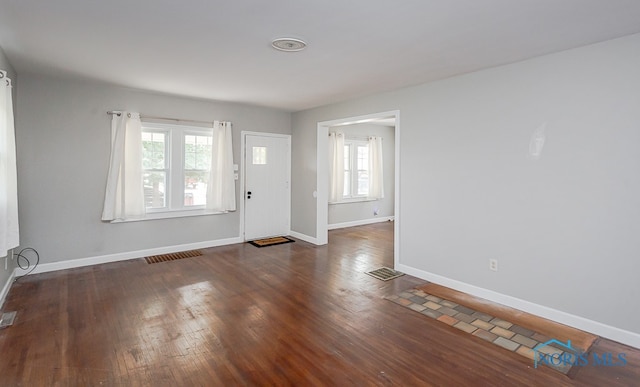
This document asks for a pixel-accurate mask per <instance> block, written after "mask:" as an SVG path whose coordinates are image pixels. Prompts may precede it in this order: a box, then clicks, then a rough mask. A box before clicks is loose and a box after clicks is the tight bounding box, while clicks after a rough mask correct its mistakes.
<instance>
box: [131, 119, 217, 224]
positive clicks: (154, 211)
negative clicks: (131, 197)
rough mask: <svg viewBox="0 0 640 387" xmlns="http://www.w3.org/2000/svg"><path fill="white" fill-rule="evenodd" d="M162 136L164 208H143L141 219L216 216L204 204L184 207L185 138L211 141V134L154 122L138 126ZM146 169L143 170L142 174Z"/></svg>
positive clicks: (197, 128) (201, 129) (204, 129)
mask: <svg viewBox="0 0 640 387" xmlns="http://www.w3.org/2000/svg"><path fill="white" fill-rule="evenodd" d="M157 132H160V133H166V137H165V138H166V140H165V142H166V143H165V152H166V153H165V168H166V171H167V172H166V187H165V193H164V194H165V207H160V208H152V207H146V217H145V218H144V219H142V220H145V219H163V218H173V217H183V216H198V215H208V214H215V213H218V212H217V211H213V210H207V209H206V205H205V204H201V205H191V206H189V205H185V204H184V201H185V176H186V173H185V172H186V169H185V166H186V165H185V164H186V163H185V155H186V149H185V146H186V141H185V139H186V136H188V135H196V136H202V135H206V136H209V137H213V130H212V128H210V127H205V126H193V125H183V124H179V123H176V124H167V123H156V122H145V121H143V122H142V133H157ZM147 171H148V169H144V168H143V173H146V172H147Z"/></svg>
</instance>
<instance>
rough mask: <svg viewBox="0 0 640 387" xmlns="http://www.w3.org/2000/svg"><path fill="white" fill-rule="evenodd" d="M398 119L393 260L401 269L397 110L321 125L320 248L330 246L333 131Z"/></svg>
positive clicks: (318, 164) (318, 146)
mask: <svg viewBox="0 0 640 387" xmlns="http://www.w3.org/2000/svg"><path fill="white" fill-rule="evenodd" d="M391 117H393V118H394V119H395V131H394V132H395V150H394V157H395V166H394V168H395V182H394V190H395V191H394V205H393V212H394V217H395V221H394V223H393V228H394V234H393V253H394V254H393V260H394V266H398V264H399V258H400V111H399V110H393V111H387V112H381V113H373V114H367V115H363V116H356V117H347V118H341V119H337V120H331V121H322V122H318V138H317V150H316V151H317V153H316V155H317V160H316V161H317V166H316V168H317V171H318V174H317V179H318V180H317V181H316V192H315V194H316V205H317V207H316V244H318V245H326V244H327V243H328V242H329V211H328V208H329V163H328V161H327V156H326V155H327V154H328V152H329V140H328V136H329V128H330V127H332V126H340V125H351V124H359V123H365V122H368V121H374V120H377V119H381V118H391Z"/></svg>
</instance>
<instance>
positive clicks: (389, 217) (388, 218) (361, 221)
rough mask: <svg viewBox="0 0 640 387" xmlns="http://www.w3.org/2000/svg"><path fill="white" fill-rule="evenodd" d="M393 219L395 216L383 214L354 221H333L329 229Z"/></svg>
mask: <svg viewBox="0 0 640 387" xmlns="http://www.w3.org/2000/svg"><path fill="white" fill-rule="evenodd" d="M392 220H394V217H393V216H383V217H381V218H370V219H362V220H355V221H353V222H343V223H333V224H329V225H327V229H329V230H336V229H339V228H347V227H355V226H364V225H365V224H373V223H382V222H389V221H392Z"/></svg>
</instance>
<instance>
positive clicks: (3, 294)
mask: <svg viewBox="0 0 640 387" xmlns="http://www.w3.org/2000/svg"><path fill="white" fill-rule="evenodd" d="M5 259H9V258H8V257H7V258H5ZM15 277H16V272H15V270H14V271H12V272H11V274H10V275H9V278H7V282H6V283H5V284H4V287H3V288H2V292H0V310H2V307H3V306H4V300H5V299H6V298H7V295H8V294H9V290H11V285H13V280H14V279H15Z"/></svg>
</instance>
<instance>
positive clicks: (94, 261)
mask: <svg viewBox="0 0 640 387" xmlns="http://www.w3.org/2000/svg"><path fill="white" fill-rule="evenodd" d="M242 242H243V240H242V238H240V237H235V238H227V239H218V240H213V241H205V242H196V243H187V244H183V245H175V246H165V247H156V248H153V249H145V250H137V251H127V252H124V253H116V254H108V255H100V256H96V257H89V258H79V259H70V260H67V261H60V262H52V263H45V264H39V265H38V266H36V268H35V270H34V271H33V272H32V273H31V274H37V273H47V272H50V271H56V270H65V269H73V268H76V267H84V266H91V265H99V264H101V263H109V262H117V261H126V260H129V259H135V258H142V257H148V256H152V255H158V254H170V253H177V252H180V251H186V250H195V249H205V248H207V247H216V246H224V245H231V244H235V243H242ZM29 270H31V269H27V270H23V269H21V268H19V267H16V269H15V270H14V272H13V274H14V275H15V276H16V277H20V276H23V275H25V274H26V273H27V272H29Z"/></svg>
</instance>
